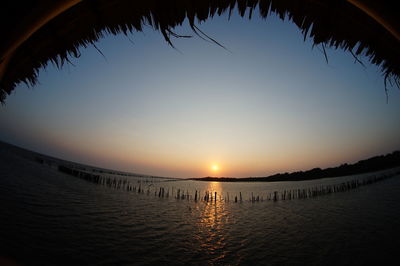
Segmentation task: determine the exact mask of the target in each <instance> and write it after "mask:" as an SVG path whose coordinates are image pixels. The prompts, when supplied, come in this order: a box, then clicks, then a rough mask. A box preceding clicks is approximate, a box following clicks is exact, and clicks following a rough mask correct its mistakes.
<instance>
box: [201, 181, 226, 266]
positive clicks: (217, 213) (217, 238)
mask: <svg viewBox="0 0 400 266" xmlns="http://www.w3.org/2000/svg"><path fill="white" fill-rule="evenodd" d="M206 191H208V192H209V193H211V195H212V200H210V201H208V202H204V201H203V202H201V203H199V204H200V206H199V213H198V215H199V216H198V222H197V223H196V226H197V234H196V240H197V241H198V243H199V245H200V247H201V249H202V251H203V252H206V253H207V254H209V255H212V257H213V259H214V260H215V261H218V260H220V259H223V258H224V257H225V253H226V251H225V250H226V249H225V247H226V244H227V243H226V237H227V236H226V229H225V225H226V223H227V222H228V214H229V213H228V209H227V205H226V204H225V201H224V200H221V198H220V192H221V184H220V183H219V182H209V183H208V187H207V188H206ZM215 192H217V199H215ZM204 193H205V192H204ZM203 196H204V194H203Z"/></svg>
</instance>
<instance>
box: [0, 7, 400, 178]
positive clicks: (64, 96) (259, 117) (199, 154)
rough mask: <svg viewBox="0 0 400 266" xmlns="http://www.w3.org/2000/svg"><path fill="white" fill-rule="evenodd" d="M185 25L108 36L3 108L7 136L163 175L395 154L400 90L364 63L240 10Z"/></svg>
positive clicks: (66, 155) (1, 123)
mask: <svg viewBox="0 0 400 266" xmlns="http://www.w3.org/2000/svg"><path fill="white" fill-rule="evenodd" d="M199 27H200V28H201V30H202V31H204V32H206V33H207V34H208V35H209V36H211V37H213V38H214V39H216V40H217V41H218V42H219V43H221V44H223V45H224V46H225V47H226V48H227V49H223V48H221V47H219V46H218V45H216V44H214V43H211V42H207V41H204V40H202V39H200V38H199V37H197V36H196V35H195V34H194V33H193V32H192V31H191V29H190V27H189V26H188V25H187V24H184V25H183V26H182V27H177V28H176V29H175V32H176V33H178V34H184V35H187V34H189V35H193V38H189V39H187V38H180V39H174V40H173V43H174V46H175V47H176V49H174V48H172V47H171V46H169V45H168V44H167V43H166V42H165V40H164V39H163V37H162V35H161V34H160V33H159V32H157V31H154V30H153V29H152V28H151V27H145V30H144V31H143V32H136V33H133V34H132V35H129V36H128V37H126V36H124V35H117V36H113V35H111V36H107V37H105V38H103V39H101V40H100V41H99V42H98V43H97V44H96V46H97V47H98V48H99V49H100V50H101V51H102V53H103V54H104V55H105V57H103V56H102V55H101V54H100V53H99V52H98V51H97V50H96V49H95V48H94V47H88V48H87V49H81V52H82V56H81V57H80V58H79V59H73V60H72V62H73V64H74V66H72V65H66V66H64V67H63V68H62V69H61V70H59V69H57V68H56V67H54V66H52V65H49V66H48V67H47V68H46V69H44V70H42V71H40V75H39V84H38V85H36V86H35V87H33V88H28V87H27V86H26V85H24V84H20V85H19V86H18V87H17V88H16V90H15V91H14V93H13V94H12V95H10V96H9V97H8V98H7V99H6V104H5V105H3V106H1V107H0V140H2V141H5V142H9V143H12V144H15V145H17V146H20V147H23V148H27V149H30V150H34V151H37V152H40V153H44V154H47V155H51V156H55V157H58V158H62V159H66V160H70V161H74V162H80V163H84V164H89V165H94V166H100V167H104V168H110V169H116V170H122V171H130V172H134V173H142V174H149V175H158V176H173V177H201V176H231V177H247V176H266V175H270V174H274V173H277V172H291V171H298V170H307V169H310V168H314V167H321V168H324V167H331V166H336V165H340V164H342V163H353V162H357V161H358V160H361V159H366V158H369V157H372V156H375V155H380V154H386V153H389V152H392V151H394V150H399V149H400V138H399V137H398V136H400V123H399V122H400V116H399V115H400V90H398V89H397V88H395V87H390V86H389V87H388V89H389V95H388V102H387V100H386V94H385V91H384V85H383V78H382V74H381V72H380V70H379V68H378V67H377V66H373V65H370V64H369V63H368V60H367V58H364V57H360V59H361V60H362V61H363V62H364V64H365V66H366V67H363V66H361V65H360V64H358V63H355V62H354V58H353V57H352V56H351V54H349V53H345V52H343V51H340V50H339V51H337V50H332V49H327V54H328V58H329V62H328V63H327V62H326V61H325V57H324V55H323V53H322V51H321V49H319V48H318V47H314V48H312V42H311V41H310V40H306V41H304V40H303V36H302V34H301V32H300V30H299V29H298V28H297V27H296V26H295V25H294V24H293V23H291V22H288V21H285V22H283V21H281V20H280V19H278V18H276V17H275V16H270V17H269V18H268V19H267V20H264V19H261V18H259V17H257V16H253V18H252V19H251V20H248V19H247V18H241V17H239V16H238V15H236V14H235V15H233V16H232V17H231V19H230V20H228V17H227V15H223V16H221V17H214V18H213V19H209V20H207V21H206V22H204V23H202V24H200V25H199Z"/></svg>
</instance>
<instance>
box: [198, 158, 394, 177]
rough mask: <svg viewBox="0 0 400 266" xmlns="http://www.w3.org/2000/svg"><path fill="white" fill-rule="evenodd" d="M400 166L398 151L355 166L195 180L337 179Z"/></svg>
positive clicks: (344, 165) (363, 161)
mask: <svg viewBox="0 0 400 266" xmlns="http://www.w3.org/2000/svg"><path fill="white" fill-rule="evenodd" d="M397 166H400V151H394V152H392V153H389V154H386V155H380V156H375V157H372V158H369V159H366V160H361V161H359V162H357V163H355V164H347V163H345V164H342V165H340V166H337V167H331V168H326V169H321V168H313V169H311V170H308V171H297V172H293V173H278V174H274V175H271V176H267V177H247V178H230V177H222V178H218V177H204V178H199V179H196V180H204V181H220V182H221V181H222V182H224V181H226V182H235V181H242V182H243V181H301V180H312V179H318V178H326V177H339V176H347V175H356V174H363V173H368V172H374V171H379V170H384V169H389V168H394V167H397Z"/></svg>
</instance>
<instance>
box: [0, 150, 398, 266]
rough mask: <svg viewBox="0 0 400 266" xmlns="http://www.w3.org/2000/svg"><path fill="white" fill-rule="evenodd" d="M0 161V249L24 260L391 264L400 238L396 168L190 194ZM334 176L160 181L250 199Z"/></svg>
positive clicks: (2, 157) (3, 154)
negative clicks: (356, 181)
mask: <svg viewBox="0 0 400 266" xmlns="http://www.w3.org/2000/svg"><path fill="white" fill-rule="evenodd" d="M0 161H1V164H0V202H1V204H0V221H1V222H0V225H1V226H0V239H1V241H0V250H1V251H0V252H1V253H0V254H1V256H2V257H6V258H11V259H13V260H15V261H17V262H19V263H21V264H47V265H54V264H59V265H77V264H100V265H116V264H125V265H145V264H250V263H256V264H266V265H282V264H283V265H288V264H289V265H293V264H295V265H343V264H346V265H363V264H366V263H371V262H372V263H380V264H381V263H385V264H389V263H390V259H395V258H397V247H398V246H399V245H400V238H399V237H400V211H399V210H400V208H399V207H400V204H399V202H400V196H399V193H398V192H399V191H400V178H399V176H396V177H394V178H390V179H387V180H384V181H381V182H378V183H375V184H372V185H368V186H363V187H359V188H357V189H355V190H351V191H348V192H342V193H334V194H329V195H325V196H321V197H317V198H310V199H296V200H291V201H277V202H273V201H263V202H257V203H252V202H249V201H248V200H245V201H243V202H242V203H233V202H226V201H225V200H218V201H216V202H215V201H214V202H204V201H198V202H195V201H193V200H177V199H175V198H173V197H169V198H159V197H157V196H154V195H153V194H150V195H147V194H146V193H144V194H137V193H132V192H128V191H124V190H116V189H112V188H109V187H106V186H101V185H95V184H93V183H90V182H87V181H85V180H82V179H79V178H76V177H73V176H69V175H66V174H63V173H60V172H59V171H57V170H56V169H53V168H50V167H47V166H45V165H41V164H38V163H37V162H34V161H30V160H27V159H26V158H23V157H21V156H20V155H18V154H14V153H13V152H12V151H7V150H1V151H0ZM346 178H353V177H346ZM359 178H360V177H359ZM339 181H341V179H339V180H336V181H335V180H334V179H332V180H328V181H326V180H325V181H324V180H318V181H306V182H302V183H293V182H292V183H284V182H282V183H234V184H231V183H217V182H198V181H190V182H187V181H178V182H169V183H168V185H165V184H164V186H171V187H172V186H174V187H175V188H178V187H179V188H181V189H183V190H189V189H198V190H201V191H206V190H209V191H218V193H221V194H222V195H226V192H229V193H231V194H232V195H233V194H235V193H236V192H237V191H242V192H243V193H246V197H248V195H249V194H250V193H251V192H254V193H256V192H257V193H264V192H265V193H267V192H268V191H272V190H275V189H277V188H285V187H293V188H294V187H296V186H300V187H301V186H308V185H315V184H319V183H320V182H339ZM165 183H167V182H165ZM153 186H157V184H156V183H154V184H153ZM246 199H247V198H246ZM393 264H394V263H393Z"/></svg>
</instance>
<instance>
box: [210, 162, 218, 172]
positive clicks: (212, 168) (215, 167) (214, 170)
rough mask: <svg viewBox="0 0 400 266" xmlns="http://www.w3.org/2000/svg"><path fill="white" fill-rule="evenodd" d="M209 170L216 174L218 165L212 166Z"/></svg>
mask: <svg viewBox="0 0 400 266" xmlns="http://www.w3.org/2000/svg"><path fill="white" fill-rule="evenodd" d="M211 170H212V171H213V172H218V171H219V165H218V164H213V165H211Z"/></svg>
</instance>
